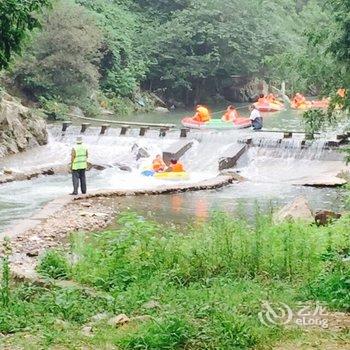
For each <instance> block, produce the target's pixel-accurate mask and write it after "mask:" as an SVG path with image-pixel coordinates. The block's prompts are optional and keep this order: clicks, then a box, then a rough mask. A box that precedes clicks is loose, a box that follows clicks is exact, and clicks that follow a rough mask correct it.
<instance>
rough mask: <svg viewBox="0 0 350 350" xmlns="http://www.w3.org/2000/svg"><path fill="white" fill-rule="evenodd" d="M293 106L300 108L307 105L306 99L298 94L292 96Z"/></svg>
mask: <svg viewBox="0 0 350 350" xmlns="http://www.w3.org/2000/svg"><path fill="white" fill-rule="evenodd" d="M293 104H294V105H295V106H296V107H300V106H301V105H303V104H307V101H306V98H305V96H303V95H302V94H300V93H299V92H298V93H297V94H296V95H295V96H294V98H293Z"/></svg>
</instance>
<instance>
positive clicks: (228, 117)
mask: <svg viewBox="0 0 350 350" xmlns="http://www.w3.org/2000/svg"><path fill="white" fill-rule="evenodd" d="M238 117H239V115H238V112H237V111H236V110H235V109H231V110H229V111H227V112H226V113H225V114H224V115H223V117H222V118H221V119H222V120H223V121H224V122H233V121H235V120H236V119H237V118H238Z"/></svg>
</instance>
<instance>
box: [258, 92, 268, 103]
mask: <svg viewBox="0 0 350 350" xmlns="http://www.w3.org/2000/svg"><path fill="white" fill-rule="evenodd" d="M266 102H267V101H266V97H265V95H264V94H260V95H259V98H258V104H259V105H263V104H265V103H266Z"/></svg>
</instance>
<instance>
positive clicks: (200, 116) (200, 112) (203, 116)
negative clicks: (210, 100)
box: [194, 106, 210, 123]
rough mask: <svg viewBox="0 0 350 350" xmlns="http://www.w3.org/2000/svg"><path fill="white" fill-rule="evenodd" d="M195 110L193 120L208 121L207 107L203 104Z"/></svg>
mask: <svg viewBox="0 0 350 350" xmlns="http://www.w3.org/2000/svg"><path fill="white" fill-rule="evenodd" d="M196 111H197V115H196V117H195V118H194V119H195V120H197V121H199V122H202V123H205V122H208V121H209V120H210V114H209V111H208V109H207V108H205V107H203V106H199V107H198V108H197V110H196Z"/></svg>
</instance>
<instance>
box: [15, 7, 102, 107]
mask: <svg viewBox="0 0 350 350" xmlns="http://www.w3.org/2000/svg"><path fill="white" fill-rule="evenodd" d="M101 40H102V38H101V33H100V31H99V29H98V28H97V26H96V23H95V19H94V17H93V15H92V14H91V13H89V12H88V11H87V10H86V9H84V8H83V7H82V6H79V5H76V4H74V3H71V2H68V1H63V2H59V3H58V4H57V5H56V6H55V7H54V8H53V10H52V11H50V12H49V13H45V19H44V20H43V31H41V32H40V33H37V35H36V37H35V38H34V40H33V42H32V45H31V46H30V47H29V48H28V51H27V53H26V55H25V56H24V57H23V59H22V60H21V61H20V62H19V63H18V64H17V66H16V67H15V68H14V72H13V75H14V79H15V81H16V82H17V85H18V86H19V87H20V88H22V89H23V91H24V92H26V93H27V94H28V95H29V96H31V97H33V98H34V99H39V98H40V97H45V98H47V99H52V98H57V99H59V100H60V101H62V102H65V103H78V104H79V102H81V101H84V100H86V99H87V98H88V97H89V96H90V95H91V94H92V93H93V92H94V91H95V90H97V89H98V84H99V73H98V67H99V61H100V53H99V49H100V47H101Z"/></svg>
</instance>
